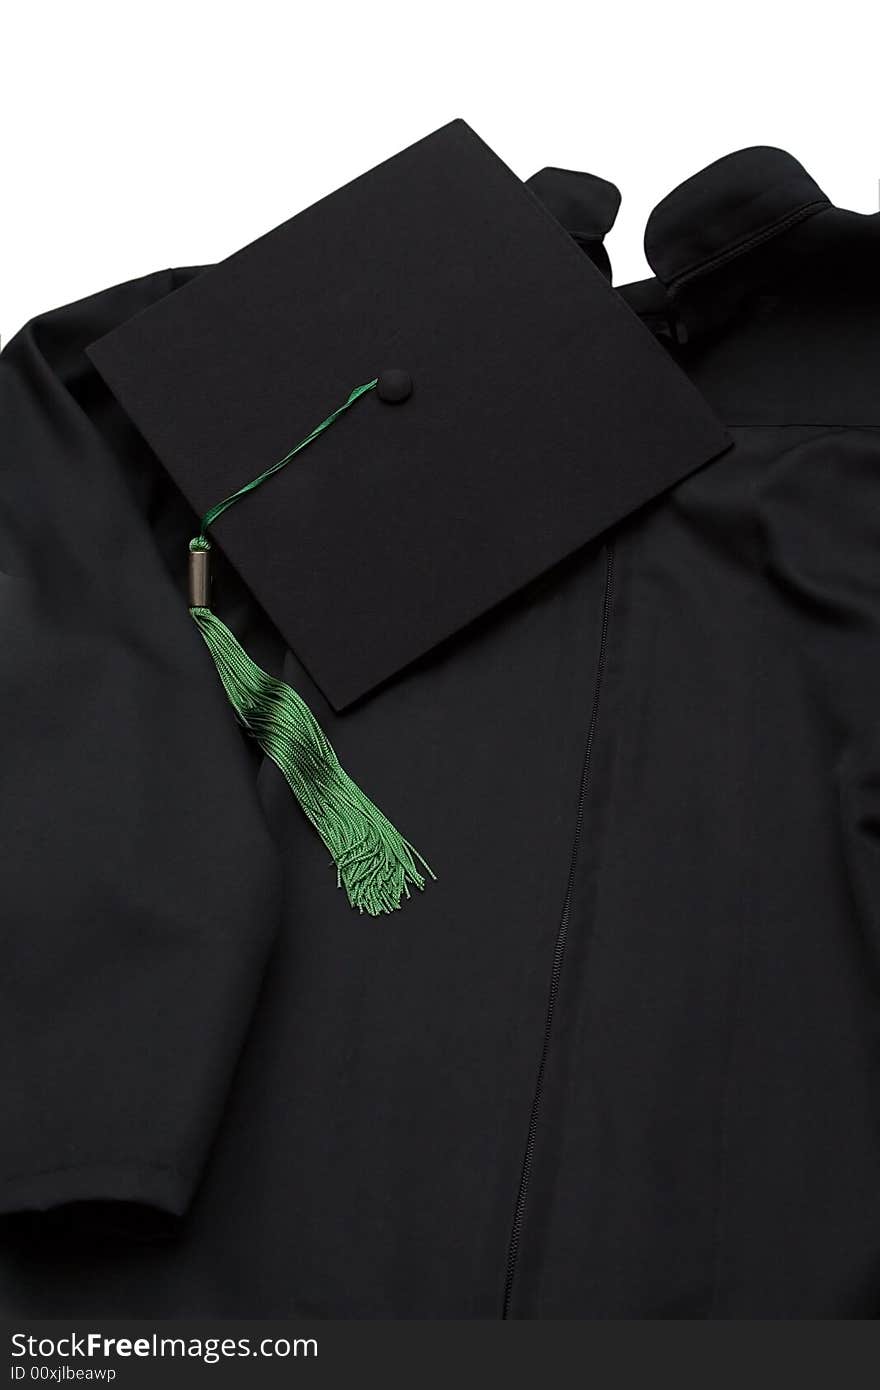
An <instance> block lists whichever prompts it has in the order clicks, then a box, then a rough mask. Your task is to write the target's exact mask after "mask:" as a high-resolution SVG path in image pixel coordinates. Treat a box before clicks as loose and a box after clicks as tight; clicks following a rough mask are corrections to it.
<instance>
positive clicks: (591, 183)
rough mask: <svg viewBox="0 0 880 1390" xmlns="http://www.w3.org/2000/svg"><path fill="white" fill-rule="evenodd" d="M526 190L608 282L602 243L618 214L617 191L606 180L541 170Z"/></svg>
mask: <svg viewBox="0 0 880 1390" xmlns="http://www.w3.org/2000/svg"><path fill="white" fill-rule="evenodd" d="M526 187H527V188H530V189H531V190H532V192H533V193H534V194H535V196H536V197H537V198H540V200H541V202H542V203H543V204H544V206H545V207H546V208H547V210H548V212H551V213H552V214H553V216H554V217H555V218H556V220H557V222H559V224H560V225H561V226H562V227H564V228H565V230H566V231H567V232H568V234H569V236H570V237H571V238H572V240H573V241H575V242H576V243H577V245H578V246H580V248H581V250H582V251H585V252H586V254H587V255H588V256H589V257H590V259H591V260H592V262H593V264H594V265H596V266H597V267H598V268H599V270H601V271H602V273H603V275H606V276H607V277H608V279H609V280H610V279H611V261H610V260H609V258H608V252H607V251H606V250H605V245H604V241H605V237H606V236H607V234H608V233H609V232H610V231H611V228H612V227H613V226H614V221H615V218H616V217H617V214H618V211H619V210H620V190H619V189H617V188H616V187H615V186H614V184H613V183H609V182H608V181H607V179H599V178H597V177H596V176H595V174H583V173H580V172H579V171H578V170H576V169H540V170H539V171H538V173H537V174H533V175H532V177H531V178H530V179H527V180H526Z"/></svg>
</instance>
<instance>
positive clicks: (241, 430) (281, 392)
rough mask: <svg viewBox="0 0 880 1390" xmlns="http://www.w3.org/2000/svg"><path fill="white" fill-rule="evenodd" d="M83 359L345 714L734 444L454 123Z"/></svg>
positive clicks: (571, 247)
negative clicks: (219, 506)
mask: <svg viewBox="0 0 880 1390" xmlns="http://www.w3.org/2000/svg"><path fill="white" fill-rule="evenodd" d="M89 352H90V356H91V358H92V360H93V362H94V363H95V365H96V366H97V368H98V370H99V371H100V372H101V374H102V376H103V377H104V378H105V380H106V381H107V383H108V384H109V386H110V388H111V389H112V391H113V392H114V393H115V395H116V396H117V397H118V399H119V401H120V402H121V404H122V406H123V407H124V409H125V410H126V412H127V413H128V415H129V416H130V417H131V419H132V420H133V421H134V423H135V424H136V425H137V427H138V428H139V430H140V431H141V433H142V434H143V435H144V437H145V438H146V439H147V441H148V442H149V443H150V445H151V446H152V448H153V449H154V450H155V452H156V453H157V454H158V456H159V458H160V459H161V460H162V462H163V464H164V465H165V467H166V468H167V469H168V471H169V473H170V474H171V475H172V477H173V478H174V479H175V480H176V482H177V483H178V485H179V486H180V488H181V489H182V491H183V492H184V494H185V495H186V496H187V497H188V499H189V500H190V502H191V503H192V505H193V507H194V508H195V509H196V511H197V512H198V513H199V514H200V515H201V514H204V513H206V512H207V511H208V510H209V509H210V508H212V507H213V505H214V504H215V503H217V502H218V501H220V500H221V499H223V498H225V497H227V496H228V495H230V494H233V493H235V492H236V490H238V489H239V488H241V487H242V486H243V485H244V484H247V483H248V482H249V481H250V480H251V479H254V478H255V477H257V476H258V475H261V474H262V473H263V472H264V470H267V469H269V468H270V467H271V466H272V465H273V464H275V463H276V461H278V460H281V459H282V458H284V457H285V456H286V455H287V454H288V453H289V451H291V450H292V449H293V447H294V446H295V445H297V444H298V443H299V442H300V441H302V440H304V439H305V438H306V437H307V436H309V435H310V433H311V432H312V431H313V430H314V429H315V427H316V426H318V425H321V424H322V423H323V422H326V420H327V417H328V416H331V414H332V416H333V419H332V423H330V424H329V425H327V426H326V427H325V428H323V431H322V432H320V434H319V436H316V437H315V439H314V442H313V443H311V444H310V445H309V447H308V448H305V449H303V450H302V451H301V452H299V453H297V454H296V457H295V458H293V459H292V461H291V462H290V463H289V465H287V466H285V467H284V468H282V469H281V470H280V471H277V472H275V473H274V475H273V476H271V477H270V478H269V479H268V480H267V481H266V482H265V483H264V485H262V486H260V487H259V488H257V489H256V490H254V491H251V492H249V493H248V494H247V495H246V496H243V497H242V498H241V499H240V500H239V501H238V502H237V504H236V505H234V506H232V507H230V508H229V510H228V511H226V512H225V513H224V514H223V515H222V516H220V517H219V519H217V521H216V525H215V526H212V527H211V528H210V534H211V537H212V539H213V540H214V541H215V542H216V544H217V545H219V546H221V547H222V549H223V550H224V552H225V553H226V555H227V556H228V558H229V559H230V560H231V561H232V563H233V564H234V565H235V567H236V568H237V569H238V571H239V573H240V574H241V576H242V577H243V579H244V580H245V582H246V583H247V584H248V586H249V587H250V589H251V591H252V592H253V594H254V595H255V597H256V598H257V599H258V600H259V602H260V603H261V605H262V606H263V608H264V609H265V611H266V612H267V613H268V614H269V616H270V617H271V618H272V620H273V621H274V622H275V624H276V625H277V627H278V628H279V630H280V632H281V633H282V635H283V637H284V638H285V640H286V642H287V643H288V644H289V645H290V647H291V648H292V649H293V650H294V651H295V652H296V654H297V656H298V657H299V658H300V660H301V661H302V662H303V664H304V665H305V666H306V667H307V668H308V670H309V672H310V673H311V675H312V676H313V678H314V680H315V681H316V683H317V684H318V685H319V686H320V688H321V689H322V691H323V692H324V694H325V695H326V697H327V699H328V700H329V701H330V703H331V704H332V705H333V706H334V707H335V708H336V709H337V710H340V709H343V708H345V707H346V706H347V705H349V704H350V703H352V702H353V701H355V700H357V699H359V698H360V697H363V696H364V695H366V694H367V693H368V692H369V691H371V690H372V689H373V688H374V687H376V686H377V685H379V684H380V683H382V682H383V681H385V680H387V679H388V678H389V677H391V676H393V675H395V674H396V673H397V672H399V671H400V670H401V669H402V668H404V667H405V666H407V665H408V664H409V663H410V662H412V661H413V660H414V659H415V658H417V657H419V656H421V655H423V654H424V653H425V652H426V651H427V650H429V649H430V648H431V647H432V646H434V645H435V644H436V643H438V642H440V641H441V640H443V639H444V638H447V637H449V636H450V635H451V634H452V633H454V632H455V631H457V630H458V629H460V628H461V627H462V626H463V625H465V624H467V623H469V622H471V621H472V620H473V619H475V618H476V617H478V616H479V615H480V614H482V613H484V612H485V611H486V610H488V609H489V608H491V607H492V606H493V605H495V604H497V603H498V602H499V601H501V600H502V599H505V598H506V597H508V596H509V595H510V594H512V593H513V592H514V591H516V590H517V589H518V588H520V587H521V586H522V585H524V584H525V583H527V582H528V581H530V580H532V579H534V578H535V577H536V576H538V575H539V574H541V573H542V572H544V571H546V570H547V569H548V568H549V567H551V566H552V565H554V564H555V563H556V562H558V561H560V560H562V559H563V558H564V557H566V556H568V555H570V554H571V553H572V552H574V551H575V550H577V549H578V548H579V547H581V546H583V545H584V544H585V543H586V542H588V541H590V540H592V539H593V538H594V537H596V536H597V535H599V534H600V533H601V532H602V531H604V530H605V529H606V528H608V527H609V526H611V525H612V524H613V523H614V522H616V521H619V520H620V519H621V518H622V517H623V516H624V515H626V514H627V513H628V512H630V511H632V510H633V509H634V508H637V507H639V506H640V505H641V504H643V503H645V502H647V501H648V500H649V499H650V498H652V497H654V496H656V495H657V494H658V493H659V492H661V491H662V490H664V489H665V488H667V487H669V486H670V485H671V484H673V483H675V482H676V481H677V480H679V479H680V478H682V477H684V476H685V475H686V474H687V473H689V472H691V471H692V470H693V469H695V468H697V467H699V466H700V465H701V464H703V463H705V462H706V461H707V460H708V459H709V458H711V457H713V456H714V455H716V454H717V453H718V452H720V451H721V450H722V449H723V448H724V447H725V446H726V444H727V443H728V440H727V438H726V436H725V434H724V431H723V430H722V428H721V426H720V425H719V423H718V421H717V419H716V418H715V417H714V416H713V415H712V414H711V412H710V411H709V410H708V408H707V407H706V406H705V405H704V404H703V403H702V401H701V399H700V397H699V396H698V395H697V394H696V392H695V391H694V389H693V388H692V387H691V385H690V384H689V383H688V381H687V380H686V378H685V377H684V375H683V374H682V373H680V372H679V371H678V369H677V368H676V367H675V366H674V365H673V364H672V363H671V362H670V361H669V360H668V359H667V357H666V355H665V353H664V351H663V349H662V348H661V347H659V345H658V344H657V343H656V342H655V341H654V340H653V338H652V337H651V335H650V334H649V333H648V332H647V331H646V330H645V329H644V328H642V326H641V325H640V324H639V322H638V321H637V319H636V318H635V317H634V316H633V315H632V313H631V312H630V310H629V309H628V308H627V307H626V306H625V305H624V303H623V302H622V300H621V299H620V298H619V297H618V296H617V295H616V294H615V292H614V291H613V290H612V289H611V288H610V286H609V285H608V283H607V281H606V280H605V279H604V277H603V276H602V275H601V274H600V273H599V272H598V271H597V270H596V269H595V267H594V266H593V265H591V264H590V262H589V260H588V258H587V257H586V256H584V255H583V254H582V253H581V252H580V250H579V249H578V247H577V245H576V244H575V242H574V241H573V240H572V239H571V238H570V237H569V236H568V235H567V234H566V233H565V232H564V231H563V229H562V228H561V226H560V225H559V224H558V223H557V222H556V221H555V220H554V219H553V217H552V216H551V215H550V214H549V213H548V212H547V211H546V210H545V208H544V207H543V206H542V205H541V204H540V203H539V201H538V200H537V198H536V197H535V196H534V195H533V194H532V193H531V192H530V191H529V190H528V189H527V188H526V187H525V186H524V184H523V183H521V182H520V180H518V179H517V178H516V177H515V176H514V175H513V174H512V173H511V172H510V170H509V169H507V168H506V166H505V165H504V164H502V162H501V161H500V160H499V159H498V158H497V157H496V156H495V155H494V154H493V153H492V151H491V150H490V149H488V147H487V146H486V145H485V144H484V143H483V142H482V141H481V140H480V139H479V138H478V137H477V136H476V135H475V134H474V132H473V131H472V130H470V128H469V127H468V126H467V125H466V124H465V123H464V122H463V121H453V122H452V123H451V124H449V125H447V126H445V127H443V128H442V129H440V130H439V131H436V132H435V133H434V134H433V135H430V136H428V137H427V138H426V139H424V140H422V141H420V142H419V143H417V144H415V145H413V146H411V147H410V148H409V149H407V150H404V151H403V152H402V153H401V154H398V155H396V156H395V157H394V158H392V159H390V160H388V161H387V162H386V163H384V164H381V165H379V166H378V167H377V168H376V169H374V170H373V171H372V172H370V173H368V174H365V175H364V176H362V177H361V178H359V179H356V180H355V181H354V182H353V183H351V184H349V185H347V186H346V187H344V188H342V189H340V190H339V191H338V192H336V193H333V194H331V195H330V196H329V197H328V198H325V199H324V200H323V201H321V202H319V203H317V204H315V205H314V206H313V207H311V208H309V209H307V210H306V211H305V212H302V213H300V214H299V215H298V216H297V217H294V218H293V219H292V220H291V221H289V222H286V223H284V224H283V225H282V226H281V227H278V228H276V229H275V230H274V231H272V232H270V233H269V234H268V235H267V236H264V237H262V238H261V239H260V240H259V241H256V242H254V243H253V244H252V245H250V246H248V247H246V248H245V249H244V250H242V251H239V252H237V253H236V254H235V255H233V256H231V257H230V258H229V259H228V260H226V261H224V262H223V263H222V264H221V265H219V266H217V267H216V268H214V269H212V270H209V271H207V272H205V273H204V274H202V275H200V276H198V277H197V278H195V279H194V280H192V281H191V282H190V283H188V284H187V285H186V286H184V287H183V288H181V289H179V290H177V291H176V292H174V293H173V294H171V295H169V296H168V297H167V298H166V299H164V300H162V301H160V302H159V303H158V304H156V305H154V306H152V307H151V308H149V309H147V310H146V311H145V312H144V313H141V314H139V315H138V316H137V317H136V318H134V319H132V320H130V321H129V322H127V323H125V324H124V325H122V327H120V328H118V329H116V330H114V331H113V332H112V333H110V334H109V335H107V336H106V337H105V338H102V339H101V340H100V341H99V342H97V343H95V344H93V345H92V347H91V348H90V349H89ZM389 373H390V374H389ZM377 379H378V386H375V383H376V381H377ZM360 385H364V386H367V387H368V388H369V389H367V390H366V391H365V392H364V393H363V394H362V395H361V396H360V397H359V398H358V399H356V400H355V401H354V402H353V403H352V404H350V405H349V406H348V408H347V409H345V410H344V411H342V412H340V413H339V414H338V416H337V415H336V414H335V412H336V410H337V408H338V407H340V406H342V405H343V403H346V402H347V401H348V397H349V392H350V391H351V390H352V388H354V387H358V386H360ZM410 385H411V391H410V390H409V387H410ZM395 394H396V395H397V396H403V399H398V400H396V401H393V400H392V399H391V398H392V397H394V396H395ZM383 397H384V398H385V399H383ZM219 602H220V603H221V604H222V600H219ZM216 656H217V654H216V653H215V659H216ZM230 659H231V658H230ZM218 664H219V663H218ZM221 674H223V672H222V670H221ZM226 674H227V677H229V679H232V677H231V676H229V671H228V670H227V673H226ZM224 679H225V682H226V683H227V690H229V684H228V681H227V680H226V677H224ZM243 698H250V697H243ZM241 714H242V711H241V710H240V709H239V715H240V717H241ZM244 722H246V721H244ZM250 731H251V732H255V730H254V728H252V727H251V729H250ZM258 736H259V735H258ZM261 741H263V743H264V746H266V742H265V741H264V740H261ZM267 751H268V752H269V754H270V756H275V754H274V753H273V752H272V749H271V748H267ZM514 755H515V754H514V750H512V756H514ZM276 761H279V765H280V760H279V758H277V757H276ZM286 775H287V773H286ZM463 775H466V770H463ZM289 780H290V779H289ZM301 799H302V798H301ZM307 814H309V811H308V809H307Z"/></svg>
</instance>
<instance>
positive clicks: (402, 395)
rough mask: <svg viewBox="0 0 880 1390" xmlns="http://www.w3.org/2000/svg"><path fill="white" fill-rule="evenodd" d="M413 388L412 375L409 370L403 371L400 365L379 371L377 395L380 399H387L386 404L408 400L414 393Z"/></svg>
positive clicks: (395, 403)
mask: <svg viewBox="0 0 880 1390" xmlns="http://www.w3.org/2000/svg"><path fill="white" fill-rule="evenodd" d="M412 389H413V384H412V377H411V376H410V374H409V372H404V371H401V370H400V368H399V367H389V368H388V370H387V371H384V372H380V373H379V377H378V380H377V382H376V395H377V396H378V397H379V400H380V401H385V403H386V405H397V404H398V402H400V401H405V400H408V399H409V397H410V396H411V395H412Z"/></svg>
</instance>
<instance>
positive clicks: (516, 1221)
mask: <svg viewBox="0 0 880 1390" xmlns="http://www.w3.org/2000/svg"><path fill="white" fill-rule="evenodd" d="M613 576H614V546H613V545H609V546H608V547H607V549H606V551H605V594H604V597H603V600H602V629H601V633H600V637H599V656H598V659H597V661H596V681H595V685H594V687H593V707H592V710H591V712H590V723H589V728H588V730H587V744H586V748H585V749H584V761H583V766H582V768H581V780H580V788H579V790H578V806H577V815H576V817H575V824H574V836H573V839H572V846H571V858H570V860H569V866H568V879H567V882H566V887H565V898H564V900H563V905H562V916H561V917H560V919H559V930H558V932H557V933H556V945H555V947H554V950H553V969H552V970H551V972H550V988H549V991H548V994H547V1012H546V1014H545V1016H544V1041H543V1044H542V1047H541V1060H540V1062H539V1063H538V1075H537V1079H536V1081H535V1093H534V1096H533V1098H532V1109H531V1113H530V1115H529V1128H528V1133H527V1135H526V1147H525V1153H524V1155H523V1165H522V1172H521V1174H520V1180H519V1191H518V1192H517V1197H516V1207H515V1208H514V1213H513V1225H512V1227H511V1231H510V1245H509V1246H508V1253H507V1278H506V1281H505V1286H504V1306H503V1309H502V1313H501V1316H502V1318H507V1316H508V1315H509V1313H510V1302H511V1298H512V1295H513V1281H514V1278H515V1276H516V1264H517V1258H518V1256H519V1245H520V1237H521V1235H522V1227H523V1218H524V1216H525V1210H526V1204H527V1202H528V1195H529V1180H530V1178H531V1175H532V1160H533V1158H534V1153H535V1140H536V1137H537V1133H538V1117H539V1114H540V1111H541V1101H542V1098H543V1093H544V1073H545V1071H546V1068H547V1056H548V1053H549V1050H550V1039H551V1035H552V1032H553V1015H554V1013H555V1010H556V998H557V995H558V993H559V982H560V979H561V977H562V962H563V958H564V956H565V943H566V939H567V937H568V924H569V920H570V917H571V902H572V896H573V894H574V884H575V875H576V873H577V864H578V855H579V851H580V844H581V838H582V835H583V827H584V810H585V804H586V797H587V790H588V788H589V784H590V769H591V766H592V761H593V743H594V741H595V737H596V725H597V723H598V719H599V697H600V695H601V692H602V677H603V675H604V671H605V658H606V651H607V647H608V624H609V620H610V617H611V586H612V580H613Z"/></svg>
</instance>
